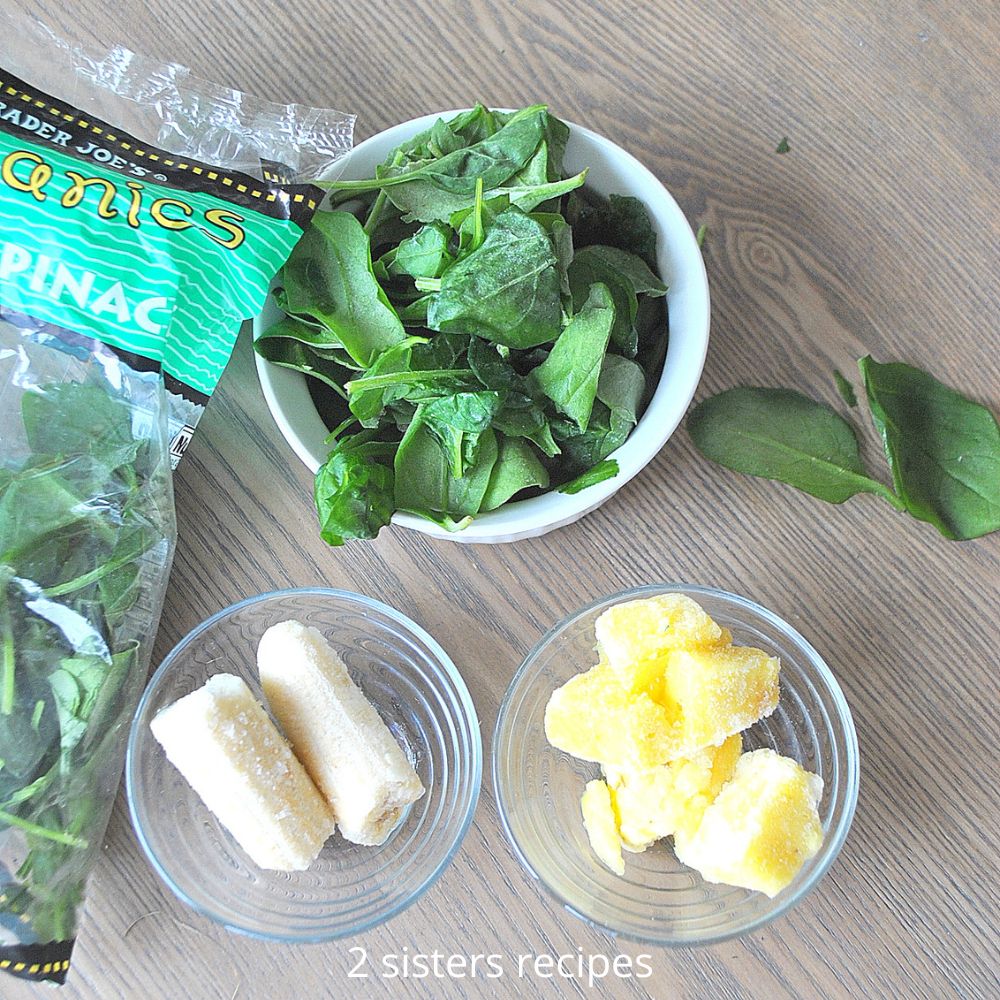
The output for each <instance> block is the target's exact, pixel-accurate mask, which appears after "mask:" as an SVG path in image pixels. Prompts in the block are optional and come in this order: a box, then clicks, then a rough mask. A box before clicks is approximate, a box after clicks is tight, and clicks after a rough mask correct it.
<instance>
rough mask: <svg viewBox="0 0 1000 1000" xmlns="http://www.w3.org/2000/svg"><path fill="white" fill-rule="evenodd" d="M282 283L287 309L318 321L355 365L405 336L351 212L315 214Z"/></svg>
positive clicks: (285, 272)
mask: <svg viewBox="0 0 1000 1000" xmlns="http://www.w3.org/2000/svg"><path fill="white" fill-rule="evenodd" d="M282 282H283V285H284V289H285V300H286V302H287V304H288V309H289V311H290V312H292V313H296V314H301V315H306V316H313V317H315V318H316V319H317V320H319V321H320V322H321V323H322V324H323V325H324V326H326V327H327V328H328V329H329V330H330V331H331V332H332V333H333V334H334V336H335V337H336V338H337V340H338V341H339V342H340V344H341V345H343V347H344V348H345V349H346V350H347V353H348V354H350V356H351V357H352V358H353V359H354V360H355V361H356V362H358V364H361V365H365V366H367V365H369V364H371V363H372V361H373V360H374V359H375V358H376V357H377V356H378V355H379V354H380V353H381V352H382V351H384V350H387V349H388V348H390V347H392V346H393V345H394V344H398V343H399V342H400V341H401V340H404V339H405V337H406V334H405V332H404V330H403V324H402V323H401V322H400V320H399V317H398V316H397V315H396V312H395V310H394V309H393V308H392V306H391V305H390V304H389V300H388V299H387V298H386V295H385V292H384V291H383V290H382V288H381V286H380V285H379V283H378V282H377V281H376V280H375V276H374V274H373V272H372V258H371V248H370V244H369V240H368V236H367V234H366V233H365V231H364V229H362V227H361V223H360V222H358V220H357V219H356V218H355V217H354V216H353V215H351V214H350V213H349V212H318V213H317V214H316V215H315V216H313V220H312V223H311V224H310V225H309V226H308V227H307V229H306V231H305V234H304V235H303V236H302V238H301V239H300V240H299V242H298V243H297V244H296V246H295V249H294V250H293V251H292V254H291V256H290V257H289V258H288V261H287V263H286V264H285V266H284V268H283V269H282Z"/></svg>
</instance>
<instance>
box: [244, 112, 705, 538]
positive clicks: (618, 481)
mask: <svg viewBox="0 0 1000 1000" xmlns="http://www.w3.org/2000/svg"><path fill="white" fill-rule="evenodd" d="M464 110H469V109H468V108H464V109H463V108H457V109H456V108H453V109H450V110H443V111H435V112H431V113H429V114H425V115H420V116H418V117H416V118H411V119H408V120H407V121H403V122H399V123H397V124H395V125H391V126H389V127H388V128H386V129H382V130H381V131H379V132H376V133H374V134H373V135H371V136H369V137H368V138H367V139H364V140H363V141H362V142H360V143H358V145H357V146H355V147H354V148H353V149H352V150H351V152H350V153H348V155H347V156H345V157H344V160H343V168H342V169H343V170H347V171H349V170H350V168H351V162H352V160H354V159H355V158H356V156H357V154H358V153H359V152H362V151H364V150H365V149H366V147H369V146H370V145H371V144H374V143H376V142H378V141H384V140H385V138H386V137H387V136H391V137H396V136H399V137H401V138H402V137H405V136H408V135H411V134H414V133H415V132H417V131H419V129H420V128H422V127H425V126H428V125H430V124H433V122H434V121H436V120H437V119H439V118H443V117H447V116H450V115H456V114H461V113H462V111H464ZM500 110H503V109H500ZM561 120H562V121H563V122H564V123H565V124H566V125H567V126H568V127H569V129H570V131H571V133H577V134H579V135H581V136H582V137H584V138H585V139H586V140H587V141H588V142H589V143H591V144H594V145H596V146H598V147H601V146H603V147H605V148H610V149H611V150H613V151H614V153H615V154H616V155H619V156H621V157H624V159H625V161H626V162H627V163H628V165H629V167H630V169H631V171H632V172H634V175H637V176H638V177H639V178H641V179H642V181H643V183H644V185H648V186H651V187H652V188H653V189H654V190H656V191H657V193H658V194H660V195H661V196H662V198H663V200H664V201H663V211H659V212H655V213H652V212H651V215H653V217H654V218H655V219H667V220H669V222H670V223H671V225H670V228H671V229H673V230H675V231H676V232H677V233H678V239H677V242H678V244H679V245H680V246H681V247H682V250H683V252H681V253H679V254H678V255H677V257H676V260H677V262H678V263H682V264H683V267H682V268H681V269H680V270H681V271H682V272H683V273H684V274H685V280H686V281H688V282H691V283H692V290H691V293H692V294H693V295H695V296H696V299H697V303H698V305H697V308H698V312H699V315H698V316H697V317H696V321H695V322H693V323H692V324H691V341H692V346H691V350H692V352H693V356H692V358H691V360H690V362H689V363H688V364H687V365H685V366H684V367H682V368H679V369H678V371H677V372H676V373H675V374H674V375H673V377H672V378H671V380H669V381H667V380H666V378H665V376H666V374H667V371H668V368H667V363H668V361H669V357H670V349H669V346H668V349H667V356H666V358H665V359H664V367H663V370H662V371H661V373H660V378H659V380H658V381H657V383H656V387H655V389H654V390H653V393H652V396H651V397H650V399H649V402H648V403H647V406H646V410H645V412H644V413H643V414H642V416H641V417H640V418H639V420H638V422H637V424H636V426H635V427H634V428H633V429H632V431H631V433H630V434H629V436H628V438H627V439H626V440H625V442H624V443H623V444H622V445H621V446H620V447H619V448H617V449H616V450H615V451H614V452H612V453H611V455H609V456H608V457H609V458H615V459H617V460H618V463H619V472H618V475H617V476H615V477H614V478H612V479H607V480H604V481H603V482H601V483H597V484H595V485H593V486H590V487H588V488H587V489H586V490H581V491H580V492H579V493H576V494H562V493H559V491H558V490H547V491H546V492H544V493H542V494H541V495H540V496H537V497H530V498H528V499H524V500H514V501H508V502H507V503H505V504H502V505H501V506H500V507H498V508H497V509H496V510H495V511H488V512H486V513H485V514H481V515H478V516H477V517H476V518H475V519H474V520H473V522H472V523H471V524H470V525H468V526H467V527H465V528H463V529H462V530H461V531H458V532H449V531H447V530H446V529H445V528H442V527H441V526H440V525H438V524H436V523H434V522H433V521H428V520H426V519H424V518H419V517H417V516H415V515H413V514H408V513H406V512H403V511H395V512H394V513H393V515H392V519H391V523H392V524H395V525H399V526H400V527H405V528H412V529H413V530H415V531H419V532H421V533H423V534H425V535H430V536H431V537H434V538H443V539H447V540H449V541H458V542H463V543H473V544H474V543H490V542H509V541H517V540H520V539H522V538H531V537H536V536H538V535H541V534H546V533H548V532H549V531H553V530H555V529H556V528H560V527H563V526H565V525H567V524H571V523H573V522H574V521H576V520H578V519H579V518H582V517H584V516H586V515H587V514H589V513H591V512H592V511H593V510H595V509H596V508H597V507H599V506H601V505H602V504H603V503H605V501H607V500H608V499H610V498H611V497H612V496H613V495H614V494H615V493H617V492H618V491H619V490H620V489H621V488H622V487H623V486H625V485H626V484H627V483H628V482H630V481H631V480H632V479H633V478H635V476H637V475H638V474H639V473H640V472H642V470H643V469H644V468H645V467H646V466H647V465H649V464H650V463H651V462H652V461H653V459H654V458H655V457H656V456H657V455H658V454H659V453H660V451H662V449H663V447H664V446H665V445H666V443H667V441H668V440H669V439H670V438H671V437H672V436H673V434H674V432H675V431H676V430H677V428H678V427H679V426H680V424H681V423H682V421H683V420H684V415H685V413H686V412H687V409H688V406H689V405H690V403H691V400H692V399H693V398H694V395H695V393H696V392H697V390H698V385H699V383H700V381H701V375H702V372H703V370H704V367H705V360H706V358H707V355H708V342H709V333H710V329H711V316H712V307H711V294H710V289H709V285H708V273H707V271H706V269H705V261H704V257H703V255H702V251H701V248H700V247H699V246H698V242H697V239H696V237H695V234H694V230H693V229H692V228H691V223H690V222H689V221H688V219H687V216H686V215H685V214H684V212H683V210H682V209H681V207H680V205H678V203H677V200H676V199H675V198H674V196H673V195H672V194H671V193H670V191H669V190H668V188H667V187H666V185H665V184H664V183H663V182H662V181H661V180H660V179H659V178H658V177H657V176H656V175H655V174H654V173H653V172H652V170H650V169H649V167H647V166H646V165H645V164H644V163H643V162H642V161H641V160H639V159H638V157H636V156H634V155H633V154H632V153H630V152H629V151H628V150H627V149H625V147H624V146H621V145H619V144H618V143H616V142H614V141H613V140H611V139H608V138H607V137H606V136H603V135H601V134H600V133H598V132H595V131H593V130H592V129H589V128H587V127H586V126H583V125H578V124H577V123H575V122H573V121H570V120H568V119H561ZM644 204H646V203H645V202H644ZM646 208H647V211H648V210H649V205H648V204H646ZM676 283H677V282H676V281H675V282H673V284H676ZM668 294H669V293H668ZM260 317H261V313H257V315H256V316H254V317H253V327H254V338H256V336H257V334H258V332H259V331H260ZM668 322H669V321H668ZM253 353H254V364H255V368H256V371H257V377H258V381H259V383H260V386H261V390H262V392H263V394H264V398H265V401H266V403H267V408H268V410H269V412H270V414H271V417H272V419H273V420H274V421H275V423H276V424H277V426H278V429H279V431H280V432H281V435H282V437H283V438H284V439H285V443H286V444H287V445H288V446H289V447H290V448H291V449H292V451H293V452H294V453H295V454H296V455H297V456H298V458H299V459H300V460H301V461H302V462H303V464H304V465H306V467H307V468H309V469H310V471H312V472H315V471H316V469H315V467H314V466H315V458H314V456H313V455H312V454H311V452H310V451H309V449H308V448H307V446H306V445H305V443H304V442H303V441H302V439H301V438H299V437H298V435H294V434H292V433H291V430H290V429H288V430H287V431H286V427H285V417H284V411H285V407H283V406H282V405H281V404H280V403H279V395H280V393H278V392H275V389H274V386H273V384H272V380H271V374H272V372H273V370H274V369H275V368H276V367H277V366H274V365H272V364H271V362H268V361H265V360H264V358H262V357H261V356H260V355H258V354H257V352H256V351H254V352H253ZM289 374H296V375H299V377H300V378H302V379H303V380H304V379H305V376H304V375H301V374H300V373H297V372H296V373H289ZM681 400H683V404H682V405H681V404H680V402H679V401H681ZM309 403H310V405H312V403H311V400H310V401H309ZM675 408H676V411H677V412H676V418H675V419H668V420H661V419H660V418H661V416H662V414H661V413H660V412H659V410H661V409H662V410H664V411H666V412H667V413H669V412H671V411H672V410H673V409H675ZM655 420H660V423H659V424H657V423H655V422H654V421H655ZM640 431H643V432H644V435H648V436H649V440H648V441H646V442H644V444H643V447H642V448H641V449H640V448H639V447H638V444H639V442H638V436H639V434H640ZM293 438H294V440H293ZM630 444H631V445H632V447H631V448H630V447H629V446H630ZM623 450H624V452H625V454H624V456H623V455H622V452H623ZM623 458H624V461H623ZM554 500H555V501H556V503H555V505H554V509H553V510H551V511H549V512H547V513H546V514H545V515H544V516H542V515H540V514H539V513H538V510H539V508H541V507H542V505H543V504H545V505H553V501H554Z"/></svg>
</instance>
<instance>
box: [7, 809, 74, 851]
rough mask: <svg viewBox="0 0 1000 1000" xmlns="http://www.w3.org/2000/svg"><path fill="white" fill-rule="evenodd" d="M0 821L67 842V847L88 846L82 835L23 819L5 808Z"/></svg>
mask: <svg viewBox="0 0 1000 1000" xmlns="http://www.w3.org/2000/svg"><path fill="white" fill-rule="evenodd" d="M0 823H6V824H7V825H8V826H17V827H20V828H21V829H22V830H24V832H25V833H31V834H34V835H35V836H36V837H45V838H46V839H48V840H54V841H55V842H56V843H58V844H66V846H67V847H86V846H87V841H85V840H82V839H81V838H80V837H74V836H73V834H71V833H66V832H64V831H63V830H50V829H49V828H48V827H47V826H39V825H38V824H37V823H32V822H31V820H27V819H21V817H20V816H15V815H14V814H13V813H9V812H5V811H4V810H3V809H0Z"/></svg>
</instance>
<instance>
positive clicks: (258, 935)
mask: <svg viewBox="0 0 1000 1000" xmlns="http://www.w3.org/2000/svg"><path fill="white" fill-rule="evenodd" d="M292 596H295V597H303V596H313V597H336V598H338V599H341V600H346V601H348V602H350V603H356V604H360V605H361V606H362V607H365V608H368V609H370V610H375V611H379V612H381V613H383V614H385V615H387V616H388V617H390V618H392V619H393V620H395V621H396V622H397V623H398V624H400V625H402V626H404V628H406V629H408V630H409V631H410V632H411V633H412V634H413V635H415V636H416V637H417V638H418V639H420V640H421V641H422V642H424V643H425V644H426V645H427V647H428V649H429V650H430V652H431V653H432V654H433V656H434V657H435V659H436V660H437V661H438V666H439V667H441V668H443V670H444V673H445V674H446V675H447V676H448V677H449V679H450V680H451V682H452V683H453V684H454V685H455V689H456V693H457V695H458V700H459V703H460V706H461V709H462V714H463V718H464V722H465V724H466V725H467V726H468V729H469V751H470V761H469V778H470V781H469V786H470V789H471V791H470V793H469V800H468V803H467V805H466V807H465V815H464V816H463V817H462V822H461V824H460V826H459V828H458V830H457V832H456V834H455V835H454V839H453V842H452V844H451V845H450V846H449V848H448V850H447V852H446V853H445V854H444V856H443V857H442V858H441V860H440V861H439V862H438V863H437V864H436V865H435V867H434V869H433V870H432V871H431V872H430V874H428V875H427V876H426V877H425V878H424V879H423V881H421V883H420V884H419V885H418V886H417V887H416V888H415V889H414V891H413V892H412V893H411V894H410V895H409V896H407V897H406V898H405V899H403V900H401V901H400V902H399V903H398V904H396V905H395V906H394V907H393V909H392V910H390V911H389V912H388V913H386V914H383V915H380V916H373V917H369V918H367V919H365V920H364V921H361V922H360V923H358V924H356V925H351V926H350V927H348V928H346V929H344V930H338V931H334V932H324V933H322V934H308V935H298V934H295V935H292V934H278V933H267V932H262V931H256V930H252V929H250V928H248V927H241V926H240V925H238V924H233V923H230V922H229V921H227V920H223V919H222V918H221V917H220V916H218V915H217V914H216V913H214V912H212V910H211V909H210V908H209V907H206V906H203V905H202V904H201V903H198V902H197V901H195V900H194V899H192V898H191V897H190V896H189V895H188V894H187V893H186V892H185V891H184V890H183V889H182V888H181V887H180V886H179V885H178V884H177V883H176V882H175V881H174V879H173V877H172V876H171V875H170V874H169V872H168V871H167V869H166V867H165V866H164V865H163V863H162V862H161V861H160V859H159V857H158V856H157V854H156V852H155V851H154V850H153V848H152V847H151V845H150V844H149V842H148V840H147V838H146V833H145V827H144V825H143V823H142V822H141V820H140V819H139V816H138V814H137V810H136V804H135V803H136V798H137V792H136V787H135V785H136V780H135V777H134V775H133V765H134V761H135V751H136V746H137V745H138V742H139V740H140V739H141V738H142V734H141V733H140V729H141V727H140V725H139V720H140V718H142V716H143V714H144V712H145V710H146V706H147V705H148V703H149V701H150V700H151V697H152V692H153V691H154V690H156V689H157V688H158V686H159V684H160V683H161V682H162V680H163V678H164V677H165V676H166V674H167V672H168V671H169V669H170V667H171V665H172V664H173V662H174V660H175V659H176V657H177V656H178V655H179V654H180V653H181V652H182V651H183V649H184V648H185V647H186V646H187V645H188V644H189V643H190V642H193V641H194V640H195V639H196V638H198V636H200V635H201V634H202V633H203V632H205V631H206V630H208V629H209V628H211V627H212V626H213V625H215V624H216V623H217V622H218V621H219V620H221V619H222V618H224V617H226V616H227V615H229V614H231V613H232V612H235V611H239V610H241V609H243V608H247V607H252V606H253V605H255V604H261V603H263V602H264V601H267V600H270V599H272V598H276V597H292ZM457 766H458V767H460V766H461V764H458V765H457ZM482 777H483V734H482V724H481V722H480V719H479V714H478V712H477V711H476V706H475V703H474V702H473V700H472V695H471V693H470V692H469V688H468V685H467V684H466V683H465V679H464V678H463V677H462V674H461V672H460V671H459V669H458V667H456V666H455V664H454V662H453V661H452V659H451V657H450V656H449V655H448V654H447V653H446V652H445V651H444V649H443V647H442V646H441V644H440V643H439V642H438V641H437V640H436V639H435V638H434V637H433V636H432V635H431V634H430V633H429V632H428V631H427V630H426V629H425V628H423V626H421V625H418V624H417V623H416V622H415V621H413V620H412V619H411V618H409V617H408V616H407V615H405V614H403V612H402V611H399V610H398V609H396V608H394V607H392V606H391V605H389V604H386V603H384V602H383V601H379V600H376V599H375V598H373V597H368V596H366V595H365V594H358V593H355V592H354V591H351V590H341V589H337V588H333V587H288V588H285V589H282V590H270V591H267V592H265V593H262V594H255V595H253V596H251V597H246V598H244V599H243V600H241V601H237V602H236V603H234V604H230V605H228V606H227V607H225V608H222V609H221V610H219V611H216V612H215V613H214V614H212V615H210V616H209V617H208V618H206V619H205V620H204V621H202V622H200V623H199V624H198V625H196V626H195V627H194V628H193V629H191V630H190V631H189V632H188V633H187V634H186V635H185V636H184V637H183V638H182V639H181V640H180V641H179V642H178V643H176V644H175V645H174V646H173V648H172V649H171V650H170V652H168V653H167V655H166V656H165V657H164V658H163V660H162V661H161V662H160V665H159V666H158V667H157V668H156V671H155V672H154V673H153V676H152V677H151V678H150V679H149V681H148V682H147V684H146V687H145V689H144V690H143V693H142V698H141V699H140V700H139V704H138V706H137V707H136V710H135V714H134V715H133V716H132V722H131V724H130V726H129V734H128V746H127V751H126V757H125V794H126V799H127V801H128V811H129V819H130V820H131V822H132V829H133V830H134V831H135V834H136V838H137V839H138V841H139V844H140V846H141V847H142V851H143V854H145V856H146V858H147V860H148V861H149V863H150V864H151V865H152V867H153V870H154V871H155V872H156V874H157V875H158V876H159V877H160V879H161V881H162V882H163V883H164V884H165V885H166V886H167V888H168V889H170V891H171V892H172V893H173V894H174V895H175V896H176V897H177V898H178V899H179V900H180V901H181V902H182V903H184V904H185V905H187V906H188V907H190V908H191V909H192V910H194V911H195V912H196V913H199V914H201V915H202V916H204V917H207V918H208V919H210V920H211V921H212V922H213V923H215V924H218V925H219V926H222V927H224V928H225V929H226V930H227V931H232V932H234V933H236V934H241V935H243V936H245V937H249V938H255V939H257V940H260V941H275V942H280V943H285V944H322V943H325V942H328V941H336V940H339V939H341V938H346V937H352V936H354V935H356V934H360V933H362V932H363V931H367V930H371V929H372V928H373V927H377V926H379V925H380V924H383V923H387V922H388V921H390V920H392V919H394V918H395V917H397V916H398V915H399V914H400V913H402V912H403V911H404V910H406V909H408V908H409V907H410V906H412V905H413V904H414V903H415V902H417V900H418V899H420V898H421V897H422V896H423V895H424V894H425V893H426V892H427V891H428V889H430V888H431V886H433V885H434V883H435V882H437V880H438V879H439V878H440V877H441V875H442V874H444V872H445V870H446V869H447V868H448V867H449V866H450V865H451V863H452V861H454V859H455V857H456V856H457V854H458V852H459V850H460V849H461V846H462V844H463V842H464V841H465V837H466V834H467V833H468V832H469V828H470V827H471V826H472V821H473V819H474V817H475V813H476V808H477V806H478V804H479V795H480V792H481V791H482Z"/></svg>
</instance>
